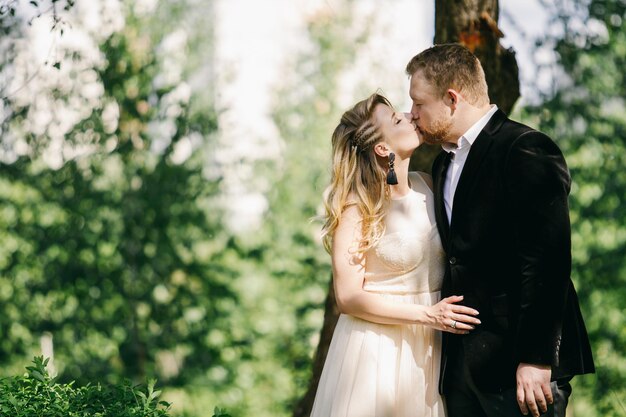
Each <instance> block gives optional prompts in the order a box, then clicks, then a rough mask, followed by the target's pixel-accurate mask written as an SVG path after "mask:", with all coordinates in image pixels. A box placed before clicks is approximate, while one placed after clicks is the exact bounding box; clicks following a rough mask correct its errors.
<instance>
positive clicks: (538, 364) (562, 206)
mask: <svg viewBox="0 0 626 417" xmlns="http://www.w3.org/2000/svg"><path fill="white" fill-rule="evenodd" d="M406 71H407V74H408V75H409V76H410V78H411V86H410V92H409V94H410V96H411V99H412V101H413V105H412V109H411V113H412V115H413V121H414V122H415V124H416V126H417V128H418V130H419V131H420V132H421V134H422V135H423V136H424V139H425V140H426V141H427V142H429V143H431V144H440V145H441V147H442V148H443V151H442V152H441V153H440V154H439V156H438V157H437V158H436V159H435V162H434V164H433V179H434V189H435V202H436V218H437V226H438V229H439V233H440V235H441V239H442V242H443V245H444V249H445V251H446V255H447V261H448V263H447V266H446V273H445V277H444V282H443V288H442V297H448V296H450V295H453V294H456V295H463V296H464V304H465V305H467V306H470V307H473V308H475V309H477V310H478V311H479V312H480V319H481V322H482V324H481V325H480V326H477V327H476V329H475V330H474V331H472V332H471V333H470V334H468V335H456V334H452V333H448V332H444V333H443V337H444V339H443V355H442V364H441V378H440V383H439V389H440V391H441V393H442V394H443V395H444V398H445V401H446V407H447V410H448V417H474V416H483V417H484V416H487V417H496V416H520V415H522V414H523V415H528V413H531V414H532V415H534V416H539V415H540V414H541V415H545V416H560V417H564V416H565V407H566V406H567V401H568V398H569V395H570V393H571V387H570V385H569V381H570V379H571V378H572V377H573V376H574V375H578V374H584V373H589V372H594V364H593V359H592V356H591V349H590V347H589V340H588V337H587V332H586V330H585V325H584V323H583V319H582V316H581V313H580V308H579V306H578V299H577V296H576V292H575V291H574V286H573V284H572V281H571V279H570V267H571V254H570V223H569V214H568V202H567V198H568V193H569V190H570V176H569V172H568V169H567V166H566V164H565V160H564V159H563V155H562V154H561V152H560V150H559V148H558V147H557V146H556V144H555V143H554V142H553V141H552V140H551V139H550V138H549V137H548V136H546V135H545V134H543V133H541V132H538V131H536V130H533V129H531V128H530V127H528V126H524V125H522V124H520V123H517V122H514V121H512V120H510V119H508V118H507V116H506V115H505V114H504V113H503V112H502V111H500V110H498V108H497V106H495V105H492V104H490V103H489V96H488V94H487V83H486V81H485V74H484V72H483V69H482V67H481V65H480V62H479V61H478V59H477V58H476V57H475V56H474V55H473V54H472V53H471V52H470V51H469V50H467V49H466V48H464V47H463V46H461V45H457V44H444V45H437V46H434V47H432V48H430V49H427V50H425V51H423V52H421V53H420V54H418V55H417V56H415V57H414V58H413V59H411V61H410V62H409V63H408V65H407V68H406ZM449 325H450V327H455V326H456V321H455V317H454V316H450V324H449Z"/></svg>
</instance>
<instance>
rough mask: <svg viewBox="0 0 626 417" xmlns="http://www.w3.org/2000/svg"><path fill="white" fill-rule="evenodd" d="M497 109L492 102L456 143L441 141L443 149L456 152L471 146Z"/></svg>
mask: <svg viewBox="0 0 626 417" xmlns="http://www.w3.org/2000/svg"><path fill="white" fill-rule="evenodd" d="M497 110H498V106H497V105H495V104H492V105H491V108H490V109H489V111H488V112H487V113H485V115H484V116H483V117H481V118H480V119H478V121H477V122H476V123H474V124H473V125H472V126H471V127H470V128H469V129H467V131H466V132H465V133H464V134H463V136H461V137H460V138H459V141H458V142H457V145H454V144H452V143H447V142H446V143H443V144H442V145H441V147H442V148H443V150H444V151H446V152H454V153H456V152H457V151H459V150H461V149H464V148H465V147H466V146H470V147H471V146H472V145H473V144H474V142H475V141H476V139H477V138H478V135H480V132H482V130H483V129H484V128H485V126H486V125H487V123H488V122H489V120H490V119H491V116H493V114H494V113H495V112H496V111H497Z"/></svg>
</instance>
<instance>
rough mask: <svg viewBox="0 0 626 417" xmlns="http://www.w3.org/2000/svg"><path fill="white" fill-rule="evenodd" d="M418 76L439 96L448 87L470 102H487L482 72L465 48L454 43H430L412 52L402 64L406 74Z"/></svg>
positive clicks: (487, 97)
mask: <svg viewBox="0 0 626 417" xmlns="http://www.w3.org/2000/svg"><path fill="white" fill-rule="evenodd" d="M417 71H421V74H422V76H423V77H424V78H425V79H426V81H428V82H429V83H430V84H432V86H433V87H434V88H435V91H436V93H437V94H440V95H441V96H442V97H443V96H444V95H445V94H446V91H447V90H448V89H449V88H452V89H454V90H457V91H459V92H460V93H461V94H462V95H463V97H464V98H465V100H467V101H468V102H469V103H470V104H473V105H484V104H488V103H489V93H488V90H487V81H486V79H485V72H484V71H483V67H482V66H481V65H480V61H479V60H478V58H476V56H475V55H474V54H473V53H471V52H470V50H469V49H467V48H466V47H464V46H463V45H461V44H458V43H444V44H440V45H435V46H432V47H431V48H428V49H426V50H424V51H422V52H420V53H419V54H417V55H415V56H414V57H413V58H412V59H411V60H410V61H409V63H408V64H407V66H406V73H407V74H408V75H409V77H410V76H412V75H413V74H415V73H416V72H417Z"/></svg>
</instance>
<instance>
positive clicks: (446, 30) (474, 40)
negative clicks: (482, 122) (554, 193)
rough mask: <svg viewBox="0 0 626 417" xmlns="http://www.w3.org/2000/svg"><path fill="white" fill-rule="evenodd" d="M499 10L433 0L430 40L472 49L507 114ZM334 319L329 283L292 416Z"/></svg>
mask: <svg viewBox="0 0 626 417" xmlns="http://www.w3.org/2000/svg"><path fill="white" fill-rule="evenodd" d="M499 12H500V10H499V6H498V1H497V0H435V39H434V43H435V44H439V43H452V42H459V43H461V44H463V45H465V46H467V47H468V48H469V49H470V50H471V51H472V52H474V54H475V55H476V56H477V57H478V59H479V60H480V62H481V64H482V66H483V69H484V70H485V76H486V78H487V85H488V86H489V97H490V99H491V102H492V103H494V104H497V105H498V107H499V108H500V109H501V110H502V111H504V112H505V113H510V111H511V109H512V108H513V105H514V104H515V102H516V101H517V99H518V98H519V96H520V92H519V70H518V67H517V61H516V60H515V52H514V51H513V50H512V49H505V48H503V47H502V46H501V45H500V38H502V37H503V36H504V35H503V34H502V32H501V31H500V29H499V28H498V25H497V22H498V17H499ZM417 52H418V51H416V53H417ZM439 151H440V148H439V147H436V146H424V145H422V146H420V147H419V148H418V149H417V150H416V151H415V154H414V155H413V157H412V158H411V169H412V170H419V171H425V172H430V168H431V165H432V161H433V159H434V158H435V156H436V155H437V153H438V152H439ZM337 318H338V310H337V307H336V304H335V294H334V291H333V286H332V282H331V285H330V286H329V291H328V296H327V298H326V303H325V313H324V324H323V327H322V330H321V335H320V342H319V345H318V348H317V352H316V354H315V359H314V361H313V376H312V377H311V381H310V383H309V387H308V389H307V392H306V394H305V395H304V397H303V398H302V399H301V400H300V401H299V402H298V404H297V405H296V407H295V409H294V413H293V417H308V416H309V415H310V413H311V408H312V407H313V400H314V399H315V393H316V391H317V385H318V383H319V379H320V375H321V373H322V369H323V367H324V361H325V359H326V354H327V353H328V345H329V344H330V340H331V338H332V334H333V331H334V329H335V325H336V323H337Z"/></svg>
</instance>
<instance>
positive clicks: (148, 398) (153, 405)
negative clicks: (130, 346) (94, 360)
mask: <svg viewBox="0 0 626 417" xmlns="http://www.w3.org/2000/svg"><path fill="white" fill-rule="evenodd" d="M33 363H34V366H28V367H26V369H27V370H28V372H27V373H26V374H25V375H23V376H16V377H11V378H4V379H2V380H0V417H5V416H6V417H9V416H10V417H39V416H41V417H43V416H45V417H87V416H89V417H168V416H169V415H170V414H169V413H168V411H167V410H168V409H169V406H170V404H169V403H167V402H165V401H158V397H159V395H160V393H161V391H155V390H154V384H155V380H151V381H149V382H148V386H147V387H144V386H138V385H137V386H133V385H132V384H131V383H130V382H125V383H123V384H118V385H111V386H104V385H100V384H95V385H92V384H87V385H86V386H83V387H74V386H73V385H74V383H73V382H71V383H69V384H60V383H58V382H56V380H55V378H51V377H50V375H49V374H48V371H47V370H46V365H47V364H48V359H45V360H44V358H43V356H39V357H35V358H34V359H33Z"/></svg>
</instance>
